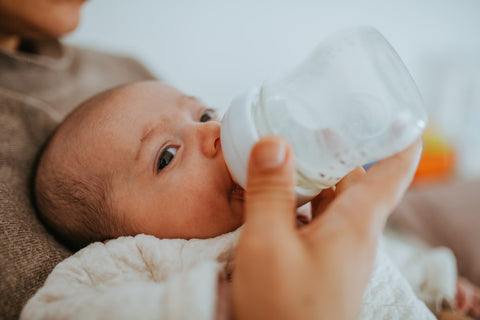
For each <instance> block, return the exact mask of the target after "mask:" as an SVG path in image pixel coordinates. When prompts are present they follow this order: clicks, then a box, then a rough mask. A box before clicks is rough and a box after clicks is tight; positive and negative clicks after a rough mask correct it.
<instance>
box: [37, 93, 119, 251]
mask: <svg viewBox="0 0 480 320" xmlns="http://www.w3.org/2000/svg"><path fill="white" fill-rule="evenodd" d="M120 88H121V87H117V88H114V89H111V90H108V91H105V92H103V93H100V94H98V95H96V96H94V97H92V98H90V99H89V100H87V101H85V102H84V103H83V104H81V105H80V106H79V107H78V108H77V109H75V110H74V111H73V112H72V113H71V114H70V115H69V116H68V117H67V118H66V119H65V121H64V122H63V124H65V123H66V122H69V123H75V122H78V121H81V119H82V117H83V116H84V114H85V113H86V112H87V113H88V110H89V109H92V108H95V106H96V105H99V104H101V103H103V101H105V100H106V99H108V98H109V97H110V96H111V94H112V93H114V92H115V91H116V90H118V89H120ZM63 124H62V125H63ZM62 125H60V127H59V128H57V130H56V132H55V133H54V135H53V136H52V137H51V138H50V139H49V141H48V142H47V144H46V146H45V148H44V149H43V151H42V152H41V154H40V157H39V162H38V165H37V167H36V170H35V175H34V189H33V191H34V192H33V196H34V199H35V204H36V206H37V209H38V211H39V216H40V218H41V220H42V221H43V222H44V223H45V224H46V226H47V227H49V228H50V229H51V231H52V232H53V233H54V234H55V235H56V236H57V237H59V238H60V240H62V242H63V243H65V244H66V245H68V246H69V247H70V248H72V249H79V248H82V247H84V246H86V245H88V244H89V243H91V242H95V241H104V240H107V239H111V238H116V237H118V236H122V235H126V231H125V230H124V229H123V227H122V226H123V225H124V224H123V221H121V220H122V219H121V215H120V214H115V213H114V210H113V207H114V206H113V205H112V201H111V197H110V195H111V181H112V179H111V174H109V173H98V172H89V170H81V171H80V172H76V171H75V170H71V167H70V166H71V164H72V162H73V160H72V159H71V158H72V157H70V158H69V161H59V159H61V157H62V156H65V155H69V156H72V155H75V154H78V153H81V150H77V148H78V147H79V146H80V148H81V144H79V143H78V141H79V140H78V139H79V137H80V136H81V134H79V133H78V132H76V131H75V130H71V129H70V128H68V127H67V129H64V130H63V131H62ZM59 131H61V133H60V134H58V133H59ZM66 132H67V133H68V136H69V140H68V141H67V142H64V141H63V140H62V139H63V136H62V135H65V133H66ZM57 135H60V136H61V137H60V138H58V139H56V136H57ZM56 140H57V141H56ZM59 141H60V143H59ZM58 144H60V145H61V146H65V145H66V146H67V147H63V148H62V147H61V148H60V150H58V148H57V146H58ZM73 158H75V157H73Z"/></svg>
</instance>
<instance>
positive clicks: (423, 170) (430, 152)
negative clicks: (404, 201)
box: [413, 127, 456, 184]
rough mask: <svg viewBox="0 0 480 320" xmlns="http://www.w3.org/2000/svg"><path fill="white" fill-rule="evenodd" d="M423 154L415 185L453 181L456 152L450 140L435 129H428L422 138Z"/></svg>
mask: <svg viewBox="0 0 480 320" xmlns="http://www.w3.org/2000/svg"><path fill="white" fill-rule="evenodd" d="M422 140H423V152H422V155H421V157H420V163H419V164H418V168H417V172H416V173H415V178H414V181H413V182H414V184H418V183H433V182H441V181H445V180H448V179H451V178H452V177H453V175H454V174H455V169H456V155H455V150H454V148H453V147H452V145H451V144H450V143H449V142H448V140H447V139H446V138H445V137H443V136H442V135H441V134H440V133H439V132H438V131H437V130H435V129H434V128H431V127H429V128H427V129H426V130H425V132H424V134H423V136H422Z"/></svg>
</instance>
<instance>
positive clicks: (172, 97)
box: [45, 81, 243, 239]
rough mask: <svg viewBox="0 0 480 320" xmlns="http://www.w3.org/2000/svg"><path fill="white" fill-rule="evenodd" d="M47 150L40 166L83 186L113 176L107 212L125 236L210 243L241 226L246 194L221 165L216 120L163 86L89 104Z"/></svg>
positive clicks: (139, 87)
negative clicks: (75, 179)
mask: <svg viewBox="0 0 480 320" xmlns="http://www.w3.org/2000/svg"><path fill="white" fill-rule="evenodd" d="M49 149H50V150H49V152H48V154H47V155H46V156H45V157H47V158H48V159H47V160H46V161H45V162H50V166H53V168H57V169H59V168H62V170H64V171H67V172H70V175H71V176H76V177H81V179H82V180H84V181H88V180H89V179H90V177H96V176H109V177H110V180H111V184H110V185H111V186H110V190H109V196H110V200H111V201H110V202H111V204H112V213H113V214H114V215H116V217H117V218H118V220H119V221H122V224H123V226H124V229H125V230H127V234H129V235H136V234H139V233H145V234H151V235H154V236H157V237H159V238H183V239H189V238H210V237H214V236H217V235H220V234H223V233H226V232H229V231H233V230H235V229H236V228H237V227H239V226H240V225H241V224H242V222H243V196H242V192H241V190H239V188H238V187H237V185H236V184H235V183H234V182H233V180H232V178H231V176H230V174H229V172H228V170H227V167H226V165H225V161H224V158H223V153H222V148H221V145H220V122H219V119H218V118H217V116H216V115H215V113H214V112H213V110H211V109H208V108H207V107H206V106H205V105H204V104H202V103H201V102H200V101H198V100H197V99H195V98H193V97H190V96H186V95H184V94H182V93H181V92H179V91H178V90H176V89H174V88H172V87H169V86H167V85H164V84H161V83H159V82H154V81H149V82H140V83H136V84H132V85H127V86H124V87H121V88H119V89H116V90H114V91H112V92H110V93H109V94H107V95H105V96H102V97H100V98H95V99H93V100H92V101H90V102H87V103H86V104H84V105H82V106H80V108H79V109H77V111H76V112H75V113H74V114H72V115H71V116H70V117H69V118H68V119H67V120H66V121H65V122H64V123H63V124H62V126H61V127H60V129H59V130H58V132H57V133H56V135H55V137H54V139H53V140H52V142H51V147H50V148H49ZM173 154H174V155H173ZM162 159H163V161H164V162H163V165H162V168H161V170H158V169H159V166H160V161H162Z"/></svg>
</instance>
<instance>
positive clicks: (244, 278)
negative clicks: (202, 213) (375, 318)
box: [232, 137, 421, 319]
mask: <svg viewBox="0 0 480 320" xmlns="http://www.w3.org/2000/svg"><path fill="white" fill-rule="evenodd" d="M420 150H421V145H420V143H419V142H416V143H415V144H413V145H412V146H411V147H409V148H408V149H406V150H405V151H402V152H400V153H398V154H396V155H394V156H393V157H391V158H388V159H385V160H382V161H380V162H378V163H377V164H375V165H374V166H373V167H372V168H371V169H370V170H369V171H368V172H367V173H366V174H363V172H362V171H361V170H355V171H353V172H352V173H351V174H349V175H348V176H347V177H346V178H344V179H343V180H342V181H341V182H339V184H338V185H337V188H336V190H333V189H332V190H330V191H328V192H326V193H325V194H323V193H322V194H320V196H318V197H317V198H316V199H315V200H314V202H313V203H312V213H313V215H314V219H313V221H312V222H311V223H310V224H308V225H306V226H305V227H302V228H300V229H298V228H296V227H295V222H294V220H295V219H294V216H295V213H294V212H295V197H294V184H295V177H294V159H293V154H292V151H291V148H290V147H289V145H288V144H287V142H286V141H284V140H282V139H280V138H278V137H267V138H265V139H263V140H262V141H260V142H259V143H258V144H257V145H256V146H255V147H254V149H253V151H252V155H251V159H250V165H249V176H248V183H247V189H246V198H245V218H246V221H245V224H244V229H243V232H242V235H241V238H240V241H239V245H238V248H237V253H236V260H235V266H236V269H235V275H234V277H233V288H232V296H233V310H234V314H235V318H238V319H356V318H357V317H358V314H359V311H360V303H361V298H362V294H363V292H364V290H365V288H366V285H367V281H368V277H369V275H370V273H371V271H372V268H373V261H374V256H375V251H376V246H377V240H378V237H379V235H380V233H381V232H382V229H383V227H384V224H385V221H386V219H387V217H388V215H389V214H390V212H391V210H392V209H393V207H394V206H395V205H396V204H397V203H398V201H399V200H400V198H401V196H402V195H403V193H404V192H405V190H406V189H407V187H408V185H409V184H410V182H411V179H412V177H413V174H414V172H415V168H416V166H417V163H418V160H419V156H420ZM282 155H284V158H283V159H282ZM279 159H280V160H279ZM385 177H388V179H385ZM252 261H255V262H254V263H253V262H252ZM263 265H268V266H269V267H268V268H261V267H260V266H263ZM346 306H348V307H346Z"/></svg>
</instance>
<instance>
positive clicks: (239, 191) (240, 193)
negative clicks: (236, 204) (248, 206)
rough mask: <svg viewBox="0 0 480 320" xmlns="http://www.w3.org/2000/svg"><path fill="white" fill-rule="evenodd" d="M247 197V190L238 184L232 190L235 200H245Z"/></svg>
mask: <svg viewBox="0 0 480 320" xmlns="http://www.w3.org/2000/svg"><path fill="white" fill-rule="evenodd" d="M244 195H245V190H243V188H242V187H240V186H239V185H238V184H235V186H234V187H233V190H232V196H233V198H235V199H239V200H243V199H244Z"/></svg>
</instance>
